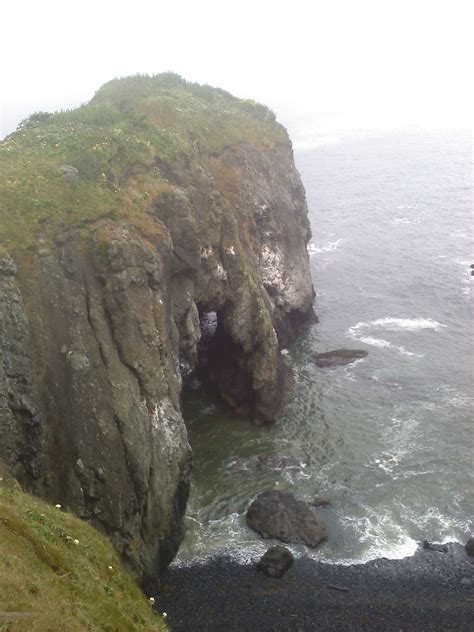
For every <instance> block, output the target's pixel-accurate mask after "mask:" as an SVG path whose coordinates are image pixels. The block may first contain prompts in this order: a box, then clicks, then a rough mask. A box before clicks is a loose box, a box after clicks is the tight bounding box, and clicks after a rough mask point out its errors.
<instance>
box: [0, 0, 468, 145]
mask: <svg viewBox="0 0 474 632" xmlns="http://www.w3.org/2000/svg"><path fill="white" fill-rule="evenodd" d="M25 12H27V15H28V18H29V19H28V22H25V20H24V19H23V15H24V14H25ZM470 13H471V7H470V5H469V3H468V2H466V1H464V0H457V1H455V2H451V3H449V5H448V3H446V2H438V3H428V2H425V1H424V0H420V1H419V2H417V3H409V2H397V3H395V2H387V3H384V5H383V6H381V5H380V3H376V2H373V1H372V0H365V1H363V2H360V3H357V6H355V5H354V3H350V2H348V1H347V0H338V1H337V2H334V3H331V5H330V6H326V5H321V4H319V3H317V4H316V6H310V7H308V6H307V5H306V4H305V3H303V2H299V1H297V2H296V3H293V4H292V5H291V11H290V10H289V9H288V8H287V7H285V6H284V5H282V7H275V6H272V5H270V3H268V2H262V3H259V5H258V6H253V5H252V4H251V3H250V2H247V1H246V2H243V3H241V4H240V5H239V9H238V11H237V10H235V11H233V12H232V11H231V10H228V11H227V12H226V13H224V12H223V11H222V9H221V8H219V5H217V4H216V3H215V2H213V1H212V0H206V1H204V2H202V3H200V4H199V5H198V6H197V5H191V4H190V3H188V2H181V3H178V4H177V5H176V6H173V7H165V8H161V7H160V8H157V7H155V8H150V6H149V4H148V3H147V2H144V1H143V0H139V1H138V2H136V3H135V4H134V7H133V10H132V11H129V12H121V11H120V10H119V9H117V10H116V11H115V12H114V13H113V17H111V7H110V6H109V5H108V3H102V4H101V5H99V6H97V5H92V3H91V2H86V3H85V5H84V6H83V10H82V11H81V12H80V14H77V15H74V18H73V19H72V20H69V19H66V17H65V16H64V15H63V14H62V13H61V10H60V5H59V3H58V2H56V1H55V0H48V1H47V2H46V3H42V4H41V6H39V5H38V6H32V7H30V6H29V3H28V2H19V3H17V4H16V5H14V6H7V7H5V8H3V9H2V11H1V14H2V17H3V22H4V24H7V25H9V28H8V29H6V30H5V33H4V34H3V36H2V42H1V43H0V47H1V49H0V51H1V54H2V58H3V59H4V60H8V64H5V67H4V69H3V73H2V79H1V89H0V103H1V118H0V125H1V127H0V137H1V138H3V137H4V136H5V135H7V134H9V133H11V132H12V131H14V129H15V128H16V127H17V125H18V123H19V122H20V121H21V120H23V119H24V118H27V117H28V116H29V115H30V114H32V113H33V112H36V111H48V112H53V111H58V110H64V109H70V108H74V107H77V106H79V105H81V104H83V103H86V102H88V101H89V100H90V99H91V98H92V97H93V95H94V93H95V92H96V91H97V90H98V89H99V88H100V87H101V85H103V84H104V83H107V82H108V81H110V80H112V79H114V78H120V77H125V76H130V75H135V74H159V73H161V72H165V71H172V72H176V73H177V74H179V75H181V76H182V77H183V78H184V79H186V80H188V81H196V82H198V83H201V84H208V85H211V86H215V87H219V88H222V89H224V90H227V91H229V92H231V93H232V94H234V95H235V96H237V97H241V98H249V99H254V100H256V101H259V102H261V103H264V104H265V105H267V106H269V107H270V108H271V109H272V110H273V111H275V113H276V115H277V117H278V119H279V120H280V121H281V122H283V123H284V124H286V125H288V123H289V122H290V121H292V120H293V119H294V118H295V117H296V116H297V117H305V118H306V119H307V120H312V121H314V122H315V124H321V126H322V127H323V128H324V125H325V124H327V123H328V120H329V121H330V122H331V121H332V123H330V125H329V127H331V125H332V126H333V127H334V125H336V127H337V121H339V123H340V127H342V129H396V130H400V129H407V128H413V127H415V128H420V127H423V128H427V129H429V128H435V129H440V128H449V129H469V128H472V86H471V85H470V82H469V80H468V77H469V76H470V60H471V58H472V54H471V53H472V50H471V49H472V45H471V37H470V33H469V24H470V20H469V17H470ZM18 25H21V33H20V29H19V26H18ZM164 26H166V28H164ZM290 132H291V129H290ZM323 133H324V129H323Z"/></svg>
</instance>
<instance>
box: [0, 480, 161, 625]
mask: <svg viewBox="0 0 474 632" xmlns="http://www.w3.org/2000/svg"><path fill="white" fill-rule="evenodd" d="M2 485H3V483H2V482H1V481H0V631H1V632H58V631H63V630H64V631H67V632H85V631H96V630H97V631H99V630H100V631H107V632H112V631H114V632H121V631H124V632H125V631H128V630H130V631H132V630H133V631H141V630H143V631H147V632H165V631H166V630H168V628H167V626H166V624H165V623H164V620H163V618H162V617H161V616H160V615H158V614H156V613H155V612H153V610H152V606H151V604H150V602H149V601H148V600H147V598H146V597H145V596H144V595H143V593H142V592H141V591H140V589H139V588H138V586H137V584H136V583H135V581H134V578H133V577H132V575H131V574H130V573H129V572H128V571H126V570H125V569H124V568H123V567H122V564H121V562H120V560H119V557H118V555H117V553H115V551H114V549H113V548H112V545H111V544H110V543H109V542H108V540H107V539H106V538H105V537H104V536H102V535H101V534H99V533H98V532H97V531H95V530H94V529H93V528H92V527H90V526H88V525H87V524H86V523H85V522H83V521H81V520H79V519H78V518H75V517H74V516H72V515H70V514H68V513H65V512H63V511H62V510H61V509H58V508H55V507H52V506H50V505H48V504H47V503H45V502H43V501H41V500H39V499H37V498H33V497H32V496H30V495H29V494H25V493H23V492H22V491H20V490H19V489H18V488H17V487H15V486H12V485H10V486H5V485H3V486H2Z"/></svg>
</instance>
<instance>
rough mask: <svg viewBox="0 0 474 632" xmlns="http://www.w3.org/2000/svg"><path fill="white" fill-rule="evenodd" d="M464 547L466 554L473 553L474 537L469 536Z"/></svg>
mask: <svg viewBox="0 0 474 632" xmlns="http://www.w3.org/2000/svg"><path fill="white" fill-rule="evenodd" d="M464 548H465V549H466V553H467V554H468V555H474V538H469V540H468V541H467V542H466V544H465V547H464Z"/></svg>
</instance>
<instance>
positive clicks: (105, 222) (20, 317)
mask: <svg viewBox="0 0 474 632" xmlns="http://www.w3.org/2000/svg"><path fill="white" fill-rule="evenodd" d="M309 237H310V230H309V224H308V219H307V208H306V202H305V194H304V190H303V187H302V184H301V181H300V178H299V175H298V173H297V171H296V170H295V167H294V163H293V154H292V148H291V143H290V141H289V139H288V135H287V133H286V131H285V130H284V128H283V127H281V126H280V125H279V124H278V123H277V122H276V121H275V119H274V116H273V114H272V113H271V112H270V111H269V110H268V109H267V108H265V107H264V106H261V105H258V104H256V103H254V102H250V101H243V100H240V99H236V98H235V97H232V96H231V95H229V94H228V93H226V92H224V91H222V90H218V89H213V88H210V87H207V86H199V85H197V84H190V83H188V82H186V81H184V80H183V79H181V78H180V77H178V76H176V75H173V74H165V75H158V76H156V77H132V78H128V79H122V80H115V81H112V82H110V83H108V84H106V85H105V86H103V87H102V88H101V89H100V90H99V91H98V92H97V94H96V95H95V97H94V98H93V99H92V101H91V102H90V103H89V104H87V105H85V106H82V107H81V108H78V109H76V110H72V111H68V112H60V113H57V114H54V115H49V114H44V113H39V114H36V115H34V116H33V117H30V119H28V120H27V121H25V122H24V123H23V124H22V125H21V126H20V128H19V130H18V131H17V132H15V133H14V134H12V135H10V136H9V137H7V138H6V139H5V140H4V141H3V142H2V143H1V144H0V357H1V362H0V458H1V459H2V460H3V461H4V462H5V463H6V465H7V466H8V468H9V470H10V472H11V473H12V474H13V475H14V476H15V477H16V478H17V479H18V480H19V481H20V482H21V483H22V484H23V486H24V487H25V488H27V489H28V490H31V491H33V492H35V493H37V494H39V495H41V496H43V497H44V498H46V499H48V500H50V501H52V502H53V503H61V504H62V505H63V506H65V507H68V508H69V509H70V510H71V511H73V512H74V513H76V514H77V515H79V516H81V517H83V518H85V519H87V520H88V521H90V522H92V523H93V524H94V525H95V526H96V527H98V528H99V529H101V530H102V531H104V532H105V533H107V535H108V536H109V538H110V539H111V540H112V542H113V543H114V545H115V547H116V548H117V550H118V551H119V552H120V553H121V554H122V555H123V557H124V558H125V559H126V560H128V562H129V564H130V565H131V566H132V567H134V568H135V569H136V570H138V572H139V574H140V576H141V578H142V580H143V581H144V582H146V581H148V580H150V579H152V578H154V577H156V575H157V572H158V570H159V569H160V568H163V567H164V566H166V565H167V564H168V563H169V562H170V561H171V559H172V558H173V556H174V554H175V553H176V550H177V547H178V546H179V542H180V540H181V537H182V533H181V517H182V515H183V513H184V510H185V506H186V500H187V495H188V487H189V473H190V462H191V454H190V449H189V445H188V441H187V434H186V428H185V425H184V422H183V419H182V416H181V411H180V393H181V387H182V381H183V377H185V376H186V375H189V374H191V373H192V371H193V370H194V369H195V368H196V366H197V363H198V361H199V353H198V342H199V339H200V336H201V329H200V318H201V317H202V316H203V315H204V314H206V313H209V312H215V313H216V318H217V330H216V332H215V335H214V337H213V339H212V342H211V348H210V350H209V367H208V371H209V374H210V377H211V379H213V380H214V382H215V383H216V385H217V388H218V390H219V392H220V393H221V395H222V396H223V397H224V399H226V400H227V401H228V402H229V403H230V404H231V405H232V406H233V407H234V408H235V409H236V410H237V411H239V412H240V413H242V414H244V415H247V416H250V417H252V418H253V419H254V420H255V422H256V423H264V422H268V421H272V420H274V419H275V418H276V417H277V416H278V415H279V413H280V412H281V410H282V407H283V405H284V402H285V397H286V394H287V392H288V388H289V385H290V379H289V374H288V370H287V368H286V366H285V364H284V362H283V361H282V358H281V354H280V348H281V345H282V344H284V343H285V342H286V341H288V340H289V339H291V337H292V336H293V335H294V334H295V332H296V331H297V329H298V327H299V325H300V324H301V323H303V322H305V321H306V320H307V319H308V318H310V317H311V315H312V307H311V305H312V299H313V288H312V283H311V278H310V272H309V266H308V257H307V253H306V244H307V242H308V240H309Z"/></svg>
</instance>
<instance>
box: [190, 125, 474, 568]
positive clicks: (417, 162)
mask: <svg viewBox="0 0 474 632" xmlns="http://www.w3.org/2000/svg"><path fill="white" fill-rule="evenodd" d="M300 139H301V142H300V143H297V145H296V148H295V159H296V163H297V167H298V169H299V171H300V173H301V176H302V179H303V183H304V185H305V188H306V193H307V199H308V207H309V214H310V220H311V225H312V231H313V238H312V240H311V242H310V243H309V245H308V253H309V257H310V265H311V272H312V275H313V281H314V286H315V289H316V299H315V305H314V307H315V311H316V313H317V315H318V317H319V322H318V323H315V324H314V325H312V326H311V327H310V328H309V329H308V330H307V331H306V332H304V333H303V334H302V336H301V337H300V338H299V339H298V340H296V341H295V342H294V343H293V344H292V346H290V348H289V349H287V350H284V351H283V353H284V357H285V360H286V362H287V363H288V364H289V366H290V368H291V370H292V372H293V375H294V378H295V384H296V386H295V389H294V392H293V394H292V397H291V401H290V404H289V406H288V408H287V409H286V412H285V414H284V416H283V418H282V419H281V420H280V421H279V422H278V423H276V424H275V425H272V426H265V427H263V428H256V427H254V426H253V425H252V424H251V423H250V422H249V421H247V420H243V419H241V418H237V417H235V416H234V415H233V414H232V413H231V412H229V411H225V410H223V409H222V408H221V407H220V406H219V405H216V403H215V402H212V400H210V399H209V398H208V397H207V396H206V395H205V393H203V392H191V395H189V396H188V397H187V401H186V406H185V415H186V420H187V423H188V429H189V435H190V441H191V445H192V447H193V450H194V467H193V477H192V489H191V497H190V501H189V505H188V510H187V517H186V519H185V525H186V537H185V540H184V543H183V545H182V548H181V550H180V553H179V557H178V560H179V561H180V562H186V561H187V560H190V559H196V558H200V559H202V558H206V557H207V556H209V555H212V554H215V553H219V552H223V551H225V552H226V553H230V554H231V555H233V556H235V557H237V558H239V559H243V560H247V559H251V558H253V557H255V556H256V555H259V554H260V553H262V552H263V551H264V550H265V549H266V548H267V546H268V542H265V541H262V540H261V539H260V538H259V536H258V535H257V534H256V533H254V532H253V531H251V530H250V529H248V528H247V527H246V525H245V510H246V508H247V506H248V505H249V503H250V501H251V500H252V499H253V498H254V497H255V496H256V495H257V494H258V493H259V492H262V491H264V490H267V489H281V490H287V491H291V492H292V493H293V494H294V495H295V496H297V497H298V498H300V499H303V500H311V499H312V498H314V497H315V496H317V495H324V496H328V497H329V498H330V499H331V502H332V505H331V507H328V508H324V509H319V510H318V517H319V518H320V519H321V520H322V521H323V522H325V523H326V525H327V526H328V529H329V533H330V535H329V539H328V542H327V543H325V544H324V545H322V546H321V547H320V548H319V549H317V550H311V549H306V548H305V547H292V548H293V551H294V552H295V553H296V554H308V555H310V556H311V557H313V558H315V559H318V560H321V561H326V562H330V563H340V564H350V563H358V562H365V561H368V560H371V559H375V558H377V557H387V558H401V557H405V556H409V555H411V554H413V553H414V551H415V550H416V548H417V546H418V544H419V542H420V541H422V540H424V539H427V540H430V541H433V542H447V541H458V542H465V540H466V539H467V537H468V536H469V535H470V534H472V532H473V530H474V524H473V520H472V517H473V513H474V497H473V490H474V475H473V458H474V445H473V436H474V433H473V403H474V393H473V349H474V346H473V326H472V312H471V306H470V301H471V291H472V287H473V282H474V277H471V274H470V264H471V263H474V257H473V253H472V219H473V218H472V174H471V158H472V141H471V137H470V135H469V134H468V133H463V132H450V133H446V132H443V133H442V132H440V131H437V132H432V133H428V132H423V133H421V132H416V133H415V132H411V133H405V134H401V133H398V134H393V133H383V132H379V133H372V134H368V135H364V134H357V135H356V136H355V137H352V138H351V137H349V138H348V137H347V136H346V137H342V138H341V137H337V136H336V137H334V136H332V137H330V138H329V139H328V138H325V139H323V141H321V142H314V143H311V142H307V139H305V135H304V131H303V132H302V131H301V130H300ZM342 347H346V348H356V349H364V350H365V351H368V356H367V357H366V358H364V359H361V360H358V361H356V362H355V363H353V364H351V365H348V366H345V367H338V368H334V369H320V368H318V367H316V366H315V365H314V363H313V362H312V360H311V356H312V355H313V354H314V353H315V352H323V351H330V350H332V349H337V348H342ZM261 455H264V458H263V459H262V456H261ZM266 455H273V460H272V459H271V458H270V459H268V461H265V459H266ZM279 461H280V463H279ZM281 465H283V467H281Z"/></svg>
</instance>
